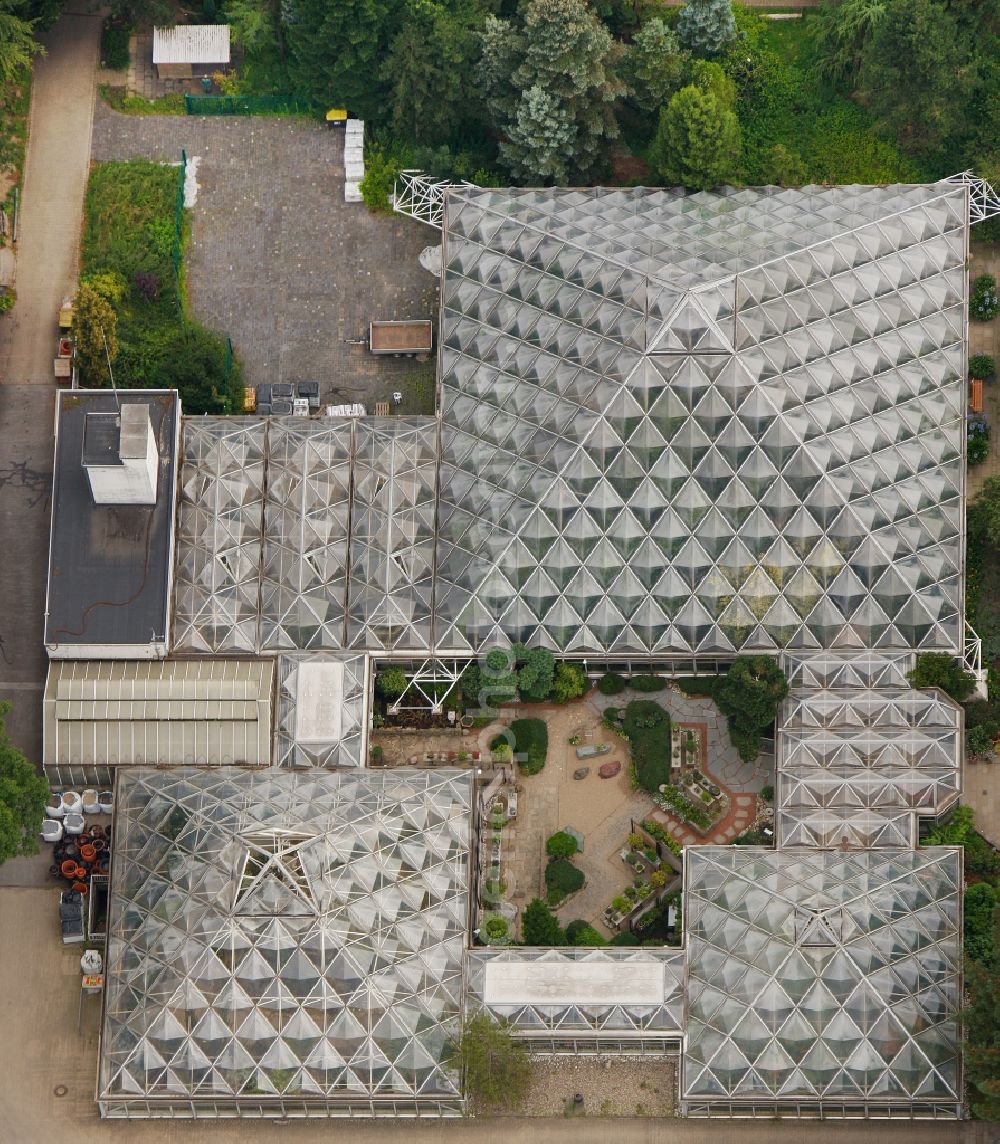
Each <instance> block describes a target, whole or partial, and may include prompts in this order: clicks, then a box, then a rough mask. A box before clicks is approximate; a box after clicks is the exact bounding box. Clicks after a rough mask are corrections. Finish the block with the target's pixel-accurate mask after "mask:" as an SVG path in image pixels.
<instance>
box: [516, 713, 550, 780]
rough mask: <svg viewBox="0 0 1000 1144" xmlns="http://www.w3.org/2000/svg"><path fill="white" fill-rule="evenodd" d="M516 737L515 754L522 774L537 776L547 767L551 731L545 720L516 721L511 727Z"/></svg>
mask: <svg viewBox="0 0 1000 1144" xmlns="http://www.w3.org/2000/svg"><path fill="white" fill-rule="evenodd" d="M510 731H511V734H512V735H513V736H514V754H515V756H523V758H521V757H518V760H517V764H518V766H519V767H520V768H521V773H522V774H526V775H537V774H538V772H539V771H540V770H541V769H542V767H544V766H545V757H546V755H547V754H548V750H549V729H548V727H547V726H546V725H545V721H544V720H543V719H515V720H514V722H513V723H511V725H510Z"/></svg>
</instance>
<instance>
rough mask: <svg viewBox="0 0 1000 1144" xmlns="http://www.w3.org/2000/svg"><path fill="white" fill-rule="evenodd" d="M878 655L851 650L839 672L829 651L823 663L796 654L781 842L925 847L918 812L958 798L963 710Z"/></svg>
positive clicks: (784, 744)
mask: <svg viewBox="0 0 1000 1144" xmlns="http://www.w3.org/2000/svg"><path fill="white" fill-rule="evenodd" d="M874 658H875V657H872V656H870V655H862V656H859V657H852V656H844V657H843V658H842V666H841V669H840V670H839V671H838V670H836V669H834V667H833V664H834V660H833V658H832V657H829V656H822V657H820V662H819V663H818V664H817V666H816V668H815V669H813V670H810V668H809V666H808V662H809V657H808V656H804V655H803V656H787V657H786V660H788V661H793V662H796V663H797V666H796V667H795V668H793V669H792V670H791V672H790V674H791V684H792V686H791V693H790V695H789V698H788V699H787V700H786V701H785V704H784V706H783V709H782V712H781V715H780V717H779V726H778V740H777V759H776V762H777V782H776V787H777V794H776V799H775V816H776V829H777V841H778V845H779V846H799V845H804V846H839V845H841V844H843V843H845V842H846V844H847V845H849V846H851V847H862V848H869V847H883V846H889V847H894V846H915V845H916V843H917V815H920V814H940V813H941V812H942V811H943V810H945V809H946V808H947V807H948V805H949V804H950V803H952V802H954V801H955V800H956V799H957V798H958V793H959V763H960V759H961V750H962V741H961V736H962V714H961V710H960V709H959V707H958V705H957V704H955V703H953V702H952V701H951V700H950V699H948V698H947V696H945V695H944V694H942V693H940V692H936V691H918V690H915V689H914V688H912V687H910V685H909V683H908V682H907V681H906V678H905V675H904V676H903V681H902V684H900V683H899V681H898V679H892V680H890V679H888V678H886V676H887V674H888V672H887V671H886V670H884V669H883V670H878V669H876V668H874V662H873V661H874ZM890 662H891V661H890ZM899 666H901V665H900V664H899V663H898V662H891V667H892V669H896V668H898V667H899ZM893 674H894V675H897V674H899V673H898V672H896V671H895V670H894V671H893ZM873 677H875V678H873ZM877 678H880V681H879V682H876V679H877ZM831 684H832V685H831Z"/></svg>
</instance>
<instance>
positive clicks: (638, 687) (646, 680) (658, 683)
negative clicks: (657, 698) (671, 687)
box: [628, 675, 667, 691]
mask: <svg viewBox="0 0 1000 1144" xmlns="http://www.w3.org/2000/svg"><path fill="white" fill-rule="evenodd" d="M628 685H629V687H631V688H632V690H633V691H662V690H663V689H664V688H665V687H666V686H667V681H666V680H665V679H664V678H663V676H662V675H633V676H632V677H631V678H630V679H629V681H628Z"/></svg>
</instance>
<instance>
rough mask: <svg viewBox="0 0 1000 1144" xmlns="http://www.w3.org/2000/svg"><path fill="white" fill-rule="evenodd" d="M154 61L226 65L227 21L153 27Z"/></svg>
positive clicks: (227, 58) (227, 53)
mask: <svg viewBox="0 0 1000 1144" xmlns="http://www.w3.org/2000/svg"><path fill="white" fill-rule="evenodd" d="M153 63H154V64H228V63H229V25H228V24H178V25H177V26H176V27H174V28H154V29H153Z"/></svg>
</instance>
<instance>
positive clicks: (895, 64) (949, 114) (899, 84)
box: [860, 0, 975, 154]
mask: <svg viewBox="0 0 1000 1144" xmlns="http://www.w3.org/2000/svg"><path fill="white" fill-rule="evenodd" d="M974 77H975V69H974V66H973V65H972V64H971V62H970V61H969V60H968V59H967V56H966V52H965V51H963V47H962V44H961V42H960V38H959V34H958V26H957V24H956V22H955V18H954V17H953V16H952V14H951V13H950V12H949V11H948V9H947V8H945V7H944V6H943V5H941V4H940V3H936V2H935V0H894V2H893V3H892V4H889V5H887V6H886V10H885V14H884V15H883V16H882V17H881V18H880V19H879V20H877V21H876V23H875V24H874V30H873V31H872V35H871V42H870V44H869V46H868V48H867V50H866V51H865V52H864V55H863V56H862V62H861V76H860V96H861V99H862V100H863V101H864V102H865V103H866V104H867V105H868V107H870V109H871V111H872V113H873V114H874V116H875V119H876V122H877V124H878V126H879V128H880V129H881V130H882V131H884V132H885V133H887V134H890V135H892V136H893V137H894V138H895V139H897V140H898V142H899V144H900V146H902V147H903V149H904V150H906V151H909V152H911V153H913V154H921V153H923V154H927V153H933V152H935V151H936V150H937V149H938V148H939V147H940V146H941V144H942V142H943V141H944V140H945V139H946V138H947V137H949V136H951V135H952V134H954V132H955V130H956V128H958V127H959V126H960V124H961V122H962V119H963V116H964V99H965V98H966V97H967V96H968V95H969V94H970V92H971V90H972V85H973V80H974Z"/></svg>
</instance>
